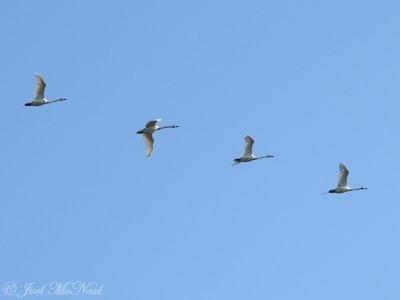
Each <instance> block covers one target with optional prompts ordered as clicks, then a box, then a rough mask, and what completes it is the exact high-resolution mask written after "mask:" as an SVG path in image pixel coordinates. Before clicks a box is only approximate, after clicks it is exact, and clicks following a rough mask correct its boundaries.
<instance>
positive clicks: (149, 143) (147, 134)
mask: <svg viewBox="0 0 400 300" xmlns="http://www.w3.org/2000/svg"><path fill="white" fill-rule="evenodd" d="M160 121H161V119H157V120H153V121H149V122H147V123H146V126H145V128H144V129H142V130H139V131H138V132H136V133H137V134H141V135H143V139H144V142H145V143H146V156H147V157H148V158H150V155H151V152H152V151H153V144H154V139H153V133H154V132H156V131H158V130H161V129H165V128H178V127H179V126H178V125H170V126H162V127H159V126H158V124H157V123H158V122H160Z"/></svg>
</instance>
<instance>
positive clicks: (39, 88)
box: [35, 73, 46, 100]
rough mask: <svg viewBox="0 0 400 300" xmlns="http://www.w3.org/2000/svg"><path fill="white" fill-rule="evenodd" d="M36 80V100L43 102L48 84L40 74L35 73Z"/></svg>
mask: <svg viewBox="0 0 400 300" xmlns="http://www.w3.org/2000/svg"><path fill="white" fill-rule="evenodd" d="M35 78H36V91H35V100H42V99H44V89H45V88H46V83H45V82H44V80H43V78H42V77H41V76H40V75H39V74H38V73H35Z"/></svg>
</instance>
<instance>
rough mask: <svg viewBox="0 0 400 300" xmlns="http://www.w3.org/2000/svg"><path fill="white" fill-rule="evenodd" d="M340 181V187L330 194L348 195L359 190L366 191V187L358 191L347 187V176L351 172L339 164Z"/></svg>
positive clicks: (330, 191)
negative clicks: (347, 193)
mask: <svg viewBox="0 0 400 300" xmlns="http://www.w3.org/2000/svg"><path fill="white" fill-rule="evenodd" d="M339 170H340V173H339V180H338V185H337V187H336V188H335V189H333V190H329V192H328V193H337V194H338V193H346V192H352V191H357V190H366V189H367V188H366V187H360V188H356V189H352V188H350V187H349V186H348V185H347V176H348V175H349V170H347V168H346V167H345V166H344V165H343V164H339Z"/></svg>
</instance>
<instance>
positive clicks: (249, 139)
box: [233, 135, 274, 166]
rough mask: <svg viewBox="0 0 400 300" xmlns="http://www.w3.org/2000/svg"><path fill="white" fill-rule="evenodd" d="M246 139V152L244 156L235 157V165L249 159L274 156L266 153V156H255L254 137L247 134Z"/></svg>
mask: <svg viewBox="0 0 400 300" xmlns="http://www.w3.org/2000/svg"><path fill="white" fill-rule="evenodd" d="M244 141H245V144H244V154H243V156H242V157H240V158H236V159H234V163H233V166H234V165H237V164H240V163H242V162H249V161H252V160H257V159H261V158H271V157H274V156H272V155H266V156H260V157H255V156H254V154H253V144H254V139H253V138H252V137H251V136H249V135H246V136H245V137H244Z"/></svg>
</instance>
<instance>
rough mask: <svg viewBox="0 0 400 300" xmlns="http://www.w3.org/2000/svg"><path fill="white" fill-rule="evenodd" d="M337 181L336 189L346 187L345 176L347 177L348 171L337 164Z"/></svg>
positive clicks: (343, 166)
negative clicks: (338, 171)
mask: <svg viewBox="0 0 400 300" xmlns="http://www.w3.org/2000/svg"><path fill="white" fill-rule="evenodd" d="M339 170H340V173H339V180H338V187H345V186H347V176H348V175H349V170H347V168H346V167H345V165H343V164H339Z"/></svg>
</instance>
